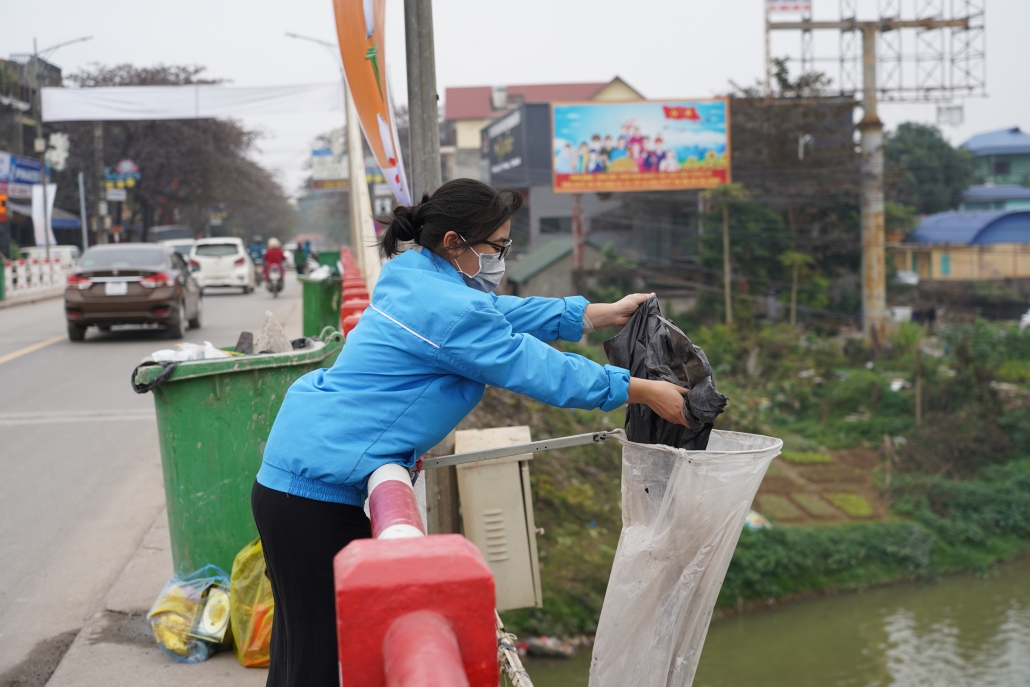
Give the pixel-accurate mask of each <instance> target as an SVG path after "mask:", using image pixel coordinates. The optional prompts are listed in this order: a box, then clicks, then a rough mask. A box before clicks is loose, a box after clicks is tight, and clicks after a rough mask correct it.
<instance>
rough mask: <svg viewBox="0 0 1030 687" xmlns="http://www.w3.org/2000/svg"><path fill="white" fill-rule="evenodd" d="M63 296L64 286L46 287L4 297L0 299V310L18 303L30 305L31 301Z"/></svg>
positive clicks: (36, 301) (49, 299) (50, 299)
mask: <svg viewBox="0 0 1030 687" xmlns="http://www.w3.org/2000/svg"><path fill="white" fill-rule="evenodd" d="M63 296H64V287H63V286H60V287H57V288H55V289H47V290H46V291H38V292H35V293H28V294H25V295H24V296H15V297H13V298H5V299H4V300H2V301H0V310H3V309H4V308H14V307H17V306H19V305H31V304H32V303H39V302H42V301H52V300H54V299H56V298H62V297H63Z"/></svg>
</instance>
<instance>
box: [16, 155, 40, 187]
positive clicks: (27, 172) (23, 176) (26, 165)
mask: <svg viewBox="0 0 1030 687" xmlns="http://www.w3.org/2000/svg"><path fill="white" fill-rule="evenodd" d="M7 181H8V182H9V183H12V184H42V183H43V163H42V162H40V161H39V160H36V159H34V158H31V157H22V156H21V155H12V156H11V166H10V169H9V171H8V177H7Z"/></svg>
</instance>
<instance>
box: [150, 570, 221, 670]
mask: <svg viewBox="0 0 1030 687" xmlns="http://www.w3.org/2000/svg"><path fill="white" fill-rule="evenodd" d="M228 584H229V579H228V578H227V577H226V575H225V571H224V570H221V569H220V568H218V567H217V566H214V565H206V566H204V567H203V568H201V569H200V570H196V571H194V572H192V573H189V574H186V575H179V574H175V575H172V577H171V579H169V580H168V582H167V584H165V586H164V589H162V590H161V594H160V595H159V596H158V597H157V600H156V601H155V602H154V605H153V606H151V608H150V612H149V613H147V620H148V621H149V622H150V627H151V628H152V629H153V631H154V638H155V639H156V640H157V644H158V646H160V647H161V650H162V651H164V652H165V653H166V654H168V655H169V656H171V657H172V658H174V659H175V660H176V661H179V662H181V663H199V662H201V661H204V660H207V658H208V657H209V656H210V655H211V654H212V653H214V652H215V651H216V650H217V649H218V648H220V646H221V645H222V644H223V643H226V641H227V638H226V636H225V635H226V628H227V627H228V626H229V589H228Z"/></svg>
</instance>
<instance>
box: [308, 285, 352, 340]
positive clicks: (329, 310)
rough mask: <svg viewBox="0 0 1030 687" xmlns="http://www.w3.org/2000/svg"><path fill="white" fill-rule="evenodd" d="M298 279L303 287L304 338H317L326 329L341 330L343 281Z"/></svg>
mask: <svg viewBox="0 0 1030 687" xmlns="http://www.w3.org/2000/svg"><path fill="white" fill-rule="evenodd" d="M297 279H298V280H299V281H300V283H301V286H302V295H303V303H304V311H303V312H304V321H303V325H302V328H303V333H304V336H315V335H317V334H318V333H319V332H320V331H322V329H324V328H325V327H332V328H333V329H339V328H340V301H341V299H342V298H343V289H342V284H343V280H342V279H341V278H340V277H327V278H325V279H310V278H308V277H303V276H301V277H297Z"/></svg>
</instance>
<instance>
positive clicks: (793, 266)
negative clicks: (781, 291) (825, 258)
mask: <svg viewBox="0 0 1030 687" xmlns="http://www.w3.org/2000/svg"><path fill="white" fill-rule="evenodd" d="M780 262H781V263H783V266H784V267H786V268H787V269H789V270H790V275H791V277H790V326H791V327H793V326H794V325H796V324H797V322H798V279H799V278H800V277H801V273H802V272H803V271H804V272H808V271H809V270H810V269H811V268H812V266H813V265H815V260H813V259H812V256H811V255H806V254H805V253H798V252H797V251H793V250H789V251H787V252H786V253H784V254H783V255H781V256H780Z"/></svg>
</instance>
